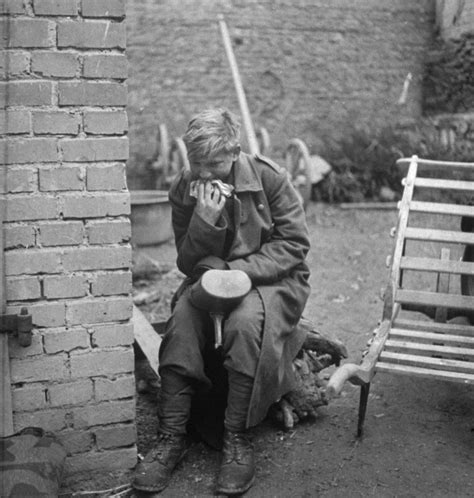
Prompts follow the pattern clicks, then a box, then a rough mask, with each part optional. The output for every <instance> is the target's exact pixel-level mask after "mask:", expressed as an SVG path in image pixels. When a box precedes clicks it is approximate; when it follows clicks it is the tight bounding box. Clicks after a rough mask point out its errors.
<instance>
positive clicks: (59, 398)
mask: <svg viewBox="0 0 474 498" xmlns="http://www.w3.org/2000/svg"><path fill="white" fill-rule="evenodd" d="M48 392H49V398H50V402H51V406H52V407H55V406H67V405H82V404H84V403H87V402H88V401H90V400H91V399H92V395H93V384H92V381H91V380H90V379H87V380H81V381H78V382H67V383H61V384H53V385H51V386H50V387H49V389H48Z"/></svg>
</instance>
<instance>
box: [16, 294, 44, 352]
mask: <svg viewBox="0 0 474 498" xmlns="http://www.w3.org/2000/svg"><path fill="white" fill-rule="evenodd" d="M25 304H27V303H25ZM26 308H27V309H28V310H29V309H30V307H29V306H26ZM9 312H12V313H19V312H20V308H18V309H15V310H14V311H12V310H11V309H9ZM43 353H44V349H43V336H42V335H41V333H40V332H39V331H38V330H36V329H33V335H32V337H31V344H30V345H29V346H28V347H23V346H21V345H20V343H19V342H18V339H17V338H16V337H15V336H13V335H11V334H10V336H9V337H8V354H9V355H10V358H20V359H23V358H30V357H32V356H38V355H40V354H43Z"/></svg>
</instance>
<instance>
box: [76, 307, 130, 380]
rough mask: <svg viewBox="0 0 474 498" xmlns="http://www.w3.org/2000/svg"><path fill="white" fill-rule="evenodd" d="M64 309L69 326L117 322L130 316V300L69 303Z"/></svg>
mask: <svg viewBox="0 0 474 498" xmlns="http://www.w3.org/2000/svg"><path fill="white" fill-rule="evenodd" d="M66 307H67V309H66V320H67V322H68V324H70V325H81V324H86V323H87V324H93V323H105V322H118V321H123V320H128V319H129V318H130V317H131V315H132V300H131V299H129V298H125V297H117V298H96V299H90V300H89V299H83V300H78V301H69V302H68V303H67V304H66ZM127 368H128V367H127ZM120 371H121V372H128V371H129V370H127V369H126V370H120Z"/></svg>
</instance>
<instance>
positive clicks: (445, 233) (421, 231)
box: [405, 227, 474, 244]
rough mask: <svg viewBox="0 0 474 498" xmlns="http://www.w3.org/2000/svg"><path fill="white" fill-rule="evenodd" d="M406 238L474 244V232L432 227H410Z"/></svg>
mask: <svg viewBox="0 0 474 498" xmlns="http://www.w3.org/2000/svg"><path fill="white" fill-rule="evenodd" d="M405 238H407V239H411V240H428V241H430V242H450V243H454V244H474V233H470V232H457V231H451V230H437V229H431V228H415V227H408V228H407V229H406V230H405Z"/></svg>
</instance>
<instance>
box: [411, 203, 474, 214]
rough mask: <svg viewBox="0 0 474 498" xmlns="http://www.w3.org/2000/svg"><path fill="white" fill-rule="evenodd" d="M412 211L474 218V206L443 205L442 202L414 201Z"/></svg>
mask: <svg viewBox="0 0 474 498" xmlns="http://www.w3.org/2000/svg"><path fill="white" fill-rule="evenodd" d="M410 211H412V212H417V213H431V214H449V215H456V216H469V217H471V218H474V206H465V205H462V204H443V203H441V202H420V201H412V202H411V204H410Z"/></svg>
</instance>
